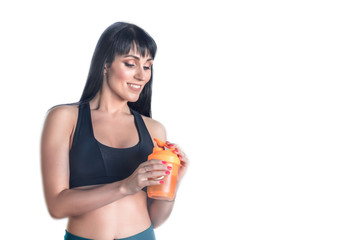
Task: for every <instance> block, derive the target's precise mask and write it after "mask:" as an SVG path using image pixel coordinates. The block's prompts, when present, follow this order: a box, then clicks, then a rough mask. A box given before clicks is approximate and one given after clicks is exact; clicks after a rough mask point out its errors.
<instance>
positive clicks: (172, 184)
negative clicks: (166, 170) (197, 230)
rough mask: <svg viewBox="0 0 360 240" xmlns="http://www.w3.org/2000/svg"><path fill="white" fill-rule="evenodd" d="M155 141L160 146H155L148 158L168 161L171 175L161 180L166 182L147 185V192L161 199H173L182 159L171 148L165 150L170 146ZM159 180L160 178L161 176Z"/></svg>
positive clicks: (150, 195) (151, 196)
mask: <svg viewBox="0 0 360 240" xmlns="http://www.w3.org/2000/svg"><path fill="white" fill-rule="evenodd" d="M155 141H156V143H157V145H158V146H159V147H154V149H153V153H152V154H150V155H149V156H148V160H151V159H159V160H162V161H166V164H167V166H170V167H171V171H170V175H167V176H164V177H162V178H161V180H162V181H163V182H164V183H162V184H160V185H153V186H148V187H147V194H148V196H149V197H150V198H153V199H160V200H173V199H174V196H175V189H176V181H177V176H178V170H179V167H180V159H179V158H178V156H177V155H176V154H175V153H173V152H172V150H171V148H170V149H169V150H165V149H164V147H167V148H169V146H168V145H167V144H166V143H164V142H162V141H160V140H158V139H156V138H155ZM157 180H160V179H159V178H158V179H157Z"/></svg>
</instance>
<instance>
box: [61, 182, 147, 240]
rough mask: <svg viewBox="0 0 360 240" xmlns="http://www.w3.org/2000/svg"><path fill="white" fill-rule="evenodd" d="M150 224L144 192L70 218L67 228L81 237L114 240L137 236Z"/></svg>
mask: <svg viewBox="0 0 360 240" xmlns="http://www.w3.org/2000/svg"><path fill="white" fill-rule="evenodd" d="M97 186H98V185H97ZM97 186H86V187H78V188H76V189H89V188H95V187H97ZM150 225H151V220H150V217H149V213H148V209H147V202H146V193H145V192H144V191H140V192H138V193H136V194H134V195H130V196H127V197H124V198H122V199H119V200H117V201H115V202H113V203H110V204H108V205H106V206H103V207H101V208H98V209H96V210H93V211H91V212H88V213H85V214H83V215H79V216H73V217H69V220H68V225H67V228H66V229H67V231H68V232H69V233H71V234H74V235H77V236H80V237H83V238H90V239H96V240H113V239H119V238H126V237H129V236H133V235H136V234H137V233H140V232H142V231H144V230H146V229H147V228H149V227H150Z"/></svg>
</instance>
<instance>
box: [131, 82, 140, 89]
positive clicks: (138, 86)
mask: <svg viewBox="0 0 360 240" xmlns="http://www.w3.org/2000/svg"><path fill="white" fill-rule="evenodd" d="M128 85H129V86H130V87H131V88H134V89H140V88H141V85H138V84H133V83H128Z"/></svg>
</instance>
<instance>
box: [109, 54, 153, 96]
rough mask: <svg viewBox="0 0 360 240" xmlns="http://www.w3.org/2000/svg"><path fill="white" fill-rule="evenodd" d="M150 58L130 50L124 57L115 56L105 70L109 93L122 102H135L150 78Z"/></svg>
mask: <svg viewBox="0 0 360 240" xmlns="http://www.w3.org/2000/svg"><path fill="white" fill-rule="evenodd" d="M152 63H153V59H152V58H151V57H150V56H147V57H141V56H140V55H139V54H137V53H135V51H133V50H130V52H129V53H128V54H126V55H117V56H115V59H114V61H113V62H112V64H111V66H110V67H107V68H105V70H104V72H105V78H104V80H106V82H107V84H108V86H109V89H110V91H112V93H114V94H115V95H116V96H118V97H119V98H121V99H122V100H126V101H129V102H136V101H137V100H138V98H139V96H140V93H141V91H142V90H143V88H144V86H145V84H146V83H148V82H149V80H150V77H151V65H152Z"/></svg>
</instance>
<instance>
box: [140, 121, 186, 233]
mask: <svg viewBox="0 0 360 240" xmlns="http://www.w3.org/2000/svg"><path fill="white" fill-rule="evenodd" d="M144 120H145V123H146V126H147V127H148V129H149V132H150V134H151V137H152V138H153V139H154V138H157V139H159V140H161V141H163V142H165V141H166V131H165V128H164V126H163V125H162V124H161V123H159V122H157V121H155V120H153V119H149V118H145V119H144ZM154 144H156V143H155V142H154ZM169 144H171V143H169ZM171 145H173V146H174V149H176V150H177V152H175V153H177V154H178V156H179V158H180V160H181V163H182V167H180V168H179V173H178V179H177V184H176V191H175V192H177V190H178V187H179V184H180V181H181V179H182V177H183V176H184V174H185V169H186V166H187V165H188V164H187V162H188V161H187V159H186V158H185V156H184V153H183V152H182V150H181V149H180V148H179V146H178V145H175V144H171ZM175 196H176V193H175ZM174 204H175V198H174V200H172V201H167V200H157V199H150V198H148V209H149V215H150V219H151V222H152V225H153V227H154V228H156V227H158V226H160V225H161V224H163V223H164V222H165V221H166V220H167V219H168V217H169V216H170V214H171V212H172V210H173V207H174Z"/></svg>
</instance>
